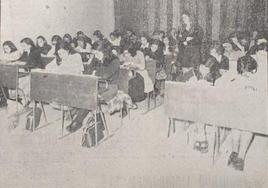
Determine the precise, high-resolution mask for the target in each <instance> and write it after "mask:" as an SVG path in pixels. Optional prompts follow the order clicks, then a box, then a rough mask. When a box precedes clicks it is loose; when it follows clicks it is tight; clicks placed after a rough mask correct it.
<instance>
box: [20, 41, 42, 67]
mask: <svg viewBox="0 0 268 188" xmlns="http://www.w3.org/2000/svg"><path fill="white" fill-rule="evenodd" d="M20 43H21V46H22V50H23V53H22V55H21V57H20V58H19V61H20V62H23V63H21V64H22V65H23V66H25V68H26V69H28V68H30V69H32V68H41V69H44V68H45V67H44V65H43V62H42V59H41V54H40V51H39V50H38V49H37V48H36V46H35V45H34V42H33V40H32V39H30V38H24V39H22V40H21V42H20Z"/></svg>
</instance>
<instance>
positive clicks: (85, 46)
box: [75, 37, 92, 53]
mask: <svg viewBox="0 0 268 188" xmlns="http://www.w3.org/2000/svg"><path fill="white" fill-rule="evenodd" d="M91 49H92V46H91V44H90V43H86V41H85V38H84V37H78V38H77V47H76V48H75V51H76V52H78V53H84V52H86V53H90V52H91Z"/></svg>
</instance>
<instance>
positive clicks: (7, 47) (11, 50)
mask: <svg viewBox="0 0 268 188" xmlns="http://www.w3.org/2000/svg"><path fill="white" fill-rule="evenodd" d="M19 58H20V53H19V51H18V49H17V48H16V46H15V45H14V43H13V42H11V41H5V42H4V43H3V55H2V57H1V60H3V61H8V62H14V61H16V60H18V59H19Z"/></svg>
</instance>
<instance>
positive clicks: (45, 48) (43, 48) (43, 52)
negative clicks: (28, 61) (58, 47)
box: [37, 44, 51, 55]
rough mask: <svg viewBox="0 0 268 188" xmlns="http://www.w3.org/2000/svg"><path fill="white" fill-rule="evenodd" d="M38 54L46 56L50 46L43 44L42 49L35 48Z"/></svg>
mask: <svg viewBox="0 0 268 188" xmlns="http://www.w3.org/2000/svg"><path fill="white" fill-rule="evenodd" d="M37 50H39V52H40V54H43V55H47V54H48V52H49V51H50V50H51V46H50V45H49V44H45V45H44V46H43V47H37Z"/></svg>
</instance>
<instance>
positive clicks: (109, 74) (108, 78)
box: [66, 49, 120, 132]
mask: <svg viewBox="0 0 268 188" xmlns="http://www.w3.org/2000/svg"><path fill="white" fill-rule="evenodd" d="M98 53H103V59H101V60H100V61H98V63H100V64H99V65H97V66H93V67H92V70H91V72H93V74H94V75H96V76H98V77H99V79H100V81H99V95H100V100H101V101H104V102H108V101H110V100H111V99H112V98H114V97H115V96H116V94H117V92H118V85H117V84H118V77H119V69H120V62H119V59H118V57H117V56H116V55H114V54H113V52H112V50H111V49H110V50H108V49H103V52H101V51H98ZM106 83H108V85H107V84H106ZM88 113H89V110H85V109H78V110H77V112H76V116H75V119H74V120H73V121H72V123H71V124H70V125H69V126H67V127H66V129H67V131H69V132H75V131H77V130H78V129H80V128H81V127H82V124H83V121H84V119H85V118H86V117H87V116H88Z"/></svg>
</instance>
